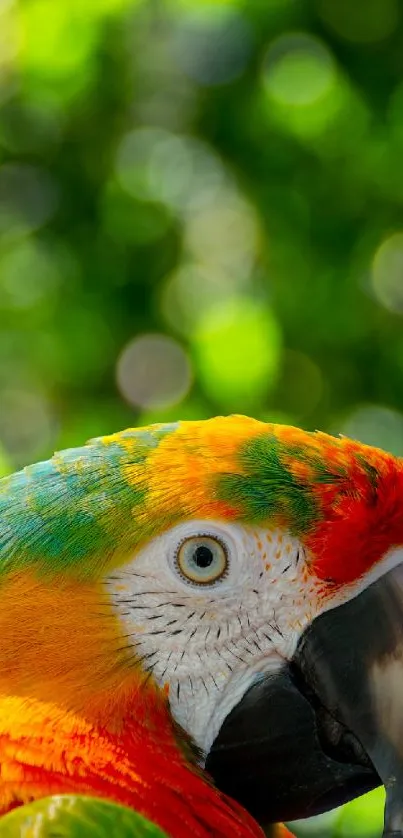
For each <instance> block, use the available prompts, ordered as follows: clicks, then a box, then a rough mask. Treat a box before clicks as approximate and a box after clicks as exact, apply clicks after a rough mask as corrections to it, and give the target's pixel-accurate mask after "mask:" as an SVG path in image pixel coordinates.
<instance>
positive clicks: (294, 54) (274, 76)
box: [264, 33, 337, 107]
mask: <svg viewBox="0 0 403 838" xmlns="http://www.w3.org/2000/svg"><path fill="white" fill-rule="evenodd" d="M336 80H337V74H336V66H335V62H334V59H333V57H332V55H331V53H330V52H329V50H328V49H327V47H326V46H325V44H323V43H322V41H320V40H319V39H318V38H314V37H312V36H310V35H306V34H305V33H289V34H287V35H281V36H280V37H279V38H277V39H276V40H275V41H274V42H273V43H272V44H271V46H270V47H269V50H268V52H267V54H266V58H265V62H264V82H265V87H266V90H267V92H268V93H269V95H270V96H271V97H272V98H273V99H274V100H275V101H277V102H279V103H280V104H282V105H287V106H290V107H304V106H309V105H312V104H313V103H315V102H317V101H318V100H320V99H322V98H324V97H325V96H326V95H327V94H328V93H329V91H331V89H332V87H333V86H334V84H335V82H336Z"/></svg>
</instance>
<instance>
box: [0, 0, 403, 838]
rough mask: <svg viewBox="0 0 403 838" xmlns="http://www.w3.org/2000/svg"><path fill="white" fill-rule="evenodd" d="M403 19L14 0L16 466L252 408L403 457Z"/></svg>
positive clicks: (11, 440)
mask: <svg viewBox="0 0 403 838" xmlns="http://www.w3.org/2000/svg"><path fill="white" fill-rule="evenodd" d="M402 37H403V10H402V6H401V4H400V3H399V2H398V0H354V2H351V0H211V1H210V2H203V0H197V2H195V0H149V2H146V0H20V2H18V0H0V358H1V365H0V394H1V405H2V410H1V413H0V446H1V448H0V470H1V472H2V473H4V472H5V471H7V470H10V469H11V468H17V467H19V466H21V465H23V464H24V463H26V462H27V461H30V460H34V459H38V458H40V457H46V456H48V455H50V454H51V453H52V451H53V450H54V448H55V447H65V446H68V445H73V444H77V443H81V442H82V441H83V440H84V439H86V438H88V437H91V436H94V435H97V434H101V433H108V432H110V431H114V430H117V429H120V428H123V427H125V426H128V425H136V424H141V423H146V422H148V421H154V420H165V419H166V418H179V417H182V418H196V417H199V418H200V417H207V416H210V415H213V414H217V413H220V412H222V413H225V412H229V411H237V412H250V413H253V414H254V415H256V416H258V417H261V418H263V419H267V420H275V421H286V422H291V423H295V424H298V425H302V426H304V427H307V428H321V429H323V430H328V431H330V432H343V433H345V434H349V435H352V436H355V437H357V438H360V439H362V440H363V441H365V442H370V443H373V444H378V445H381V446H384V447H386V448H388V449H389V450H391V451H393V452H395V453H398V454H403V413H402V378H403V328H402V325H403V324H402V316H403V165H402V153H403V51H402V48H401V46H402ZM368 800H369V802H368ZM374 800H375V801H378V803H376V802H375V803H373V802H371V801H374ZM371 806H375V808H376V812H377V813H378V814H377V816H376V818H375V815H373V809H371ZM380 811H381V809H380V806H379V799H378V798H377V797H375V798H374V797H370V798H368V799H365V802H358V803H356V804H353V805H352V807H350V808H347V809H346V810H344V811H343V813H342V814H341V815H340V814H339V813H336V815H335V816H334V817H333V815H332V816H331V818H330V820H329V819H328V820H327V821H326V823H328V824H329V827H328V829H329V834H330V833H331V832H332V830H333V833H334V834H337V835H339V836H341V835H347V834H349V835H352V834H353V831H354V830H355V831H354V835H359V834H362V835H368V836H369V835H372V834H380V833H379V832H375V833H373V832H371V824H374V829H375V830H379V829H380V824H379V817H378V815H379V813H380ZM366 813H367V815H366ZM368 813H369V815H368ZM346 819H347V821H346ZM368 819H369V823H368ZM343 823H344V824H345V823H347V824H348V825H347V826H343ZM353 823H354V824H355V825H354V829H353V825H352V824H353ZM320 824H321V825H320V827H318V828H320V830H322V831H321V833H320V834H321V835H324V831H323V830H325V829H326V828H327V827H326V826H325V821H324V820H322V821H321V822H320ZM309 829H310V830H311V832H310V834H312V835H313V834H314V831H313V830H314V829H315V825H314V824H309ZM357 829H358V832H357ZM360 829H361V832H360ZM343 830H344V831H343ZM346 830H347V831H346ZM334 831H335V832H334ZM302 834H303V833H302V831H301V835H302ZM304 834H307V833H306V832H304Z"/></svg>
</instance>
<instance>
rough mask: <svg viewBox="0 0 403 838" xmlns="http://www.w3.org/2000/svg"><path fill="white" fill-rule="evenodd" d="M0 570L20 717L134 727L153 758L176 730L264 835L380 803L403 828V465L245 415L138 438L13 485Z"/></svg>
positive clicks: (101, 443) (110, 440)
mask: <svg viewBox="0 0 403 838" xmlns="http://www.w3.org/2000/svg"><path fill="white" fill-rule="evenodd" d="M0 560H1V561H0V574H1V577H2V578H1V582H0V585H1V588H0V590H1V597H2V600H1V602H2V608H1V610H0V637H1V643H0V694H2V695H5V696H6V697H8V698H7V700H8V701H12V700H14V699H15V697H16V696H17V697H18V698H19V699H21V700H23V701H25V702H28V703H29V702H31V703H32V702H40V703H41V704H42V706H43V705H46V707H47V708H50V709H49V713H48V714H49V716H51V718H52V724H53V728H52V730H54V729H55V728H57V719H59V718H60V714H61V713H62V712H63V713H67V714H75V717H76V716H77V714H79V716H80V718H81V719H84V720H85V724H88V725H90V726H91V725H94V724H96V723H97V724H99V723H101V722H102V726H103V730H104V731H106V733H104V734H103V735H105V736H106V735H109V734H111V732H115V734H116V736H117V737H119V736H121V732H122V729H123V728H124V727H125V725H126V724H127V720H128V719H129V718H132V717H133V716H135V717H136V718H140V717H141V718H142V719H145V720H146V722H147V724H148V726H149V727H150V728H152V727H153V726H154V728H155V729H156V730H157V732H156V734H155V736H154V745H155V743H157V745H155V747H157V746H158V743H160V744H159V747H160V750H163V744H162V743H165V739H164V737H163V734H162V732H161V731H162V727H161V725H162V721H161V720H162V719H163V718H165V719H166V718H167V717H168V716H169V719H170V720H171V722H170V724H171V725H172V730H173V735H174V737H175V739H176V740H177V741H180V747H181V749H182V751H183V752H185V753H186V757H187V759H189V761H190V762H191V763H192V765H194V766H195V768H194V770H195V772H196V773H197V772H198V771H199V770H202V769H204V768H206V769H207V772H208V773H209V775H210V776H211V777H212V778H213V780H214V782H215V784H216V786H217V787H218V788H219V789H220V790H222V791H223V792H225V793H227V794H228V795H229V796H230V797H232V798H233V799H235V800H236V801H238V802H239V803H241V804H242V805H244V806H245V807H246V809H247V810H248V811H249V812H250V813H251V814H252V815H254V816H255V817H256V818H257V820H258V821H259V822H260V823H262V824H265V823H269V822H273V821H275V820H280V819H281V820H283V819H291V818H296V817H305V816H308V815H312V814H315V813H318V812H321V811H324V810H326V809H328V808H332V807H334V806H336V805H339V804H340V803H342V802H344V801H346V800H348V799H350V798H352V797H354V796H356V795H358V794H360V793H363V792H364V791H367V790H369V789H370V788H373V787H374V786H376V785H378V784H379V783H381V782H382V783H384V784H385V786H386V788H387V817H388V818H389V823H390V824H392V826H393V828H394V829H395V830H397V829H400V828H401V822H400V820H399V819H400V818H401V811H402V808H401V806H400V807H399V803H398V796H399V795H400V793H401V790H402V784H401V780H402V779H403V778H402V768H401V767H402V765H403V760H402V756H401V746H402V741H403V740H402V735H401V734H402V733H403V730H402V725H403V722H402V719H403V714H402V713H400V700H399V695H400V684H401V683H403V666H402V659H403V620H402V610H403V571H402V570H401V564H402V561H403V463H402V462H401V461H400V460H398V459H396V458H394V457H393V456H391V455H389V454H386V453H384V452H381V451H379V450H377V449H373V448H370V447H368V446H364V445H361V444H360V443H358V442H353V441H351V440H347V439H336V438H333V437H330V436H327V435H326V434H321V433H308V432H305V431H300V430H298V429H295V428H290V427H283V426H277V425H270V424H264V423H261V422H258V421H255V420H252V419H248V418H246V417H238V416H231V417H223V418H221V417H219V418H216V419H211V420H206V421H200V422H180V423H175V424H171V425H155V426H150V427H147V428H140V429H129V430H127V431H124V432H121V433H117V434H113V435H111V436H106V437H102V438H99V439H96V440H92V441H91V442H90V443H88V445H86V446H84V447H82V448H78V449H72V450H68V451H64V452H61V453H57V454H55V455H54V457H53V458H52V459H51V460H49V461H47V462H45V463H39V464H36V465H34V466H30V467H28V468H26V469H24V470H23V471H22V472H19V473H18V474H16V475H13V476H11V477H9V478H5V479H3V480H2V481H0ZM7 707H8V711H7V712H8V714H9V715H8V717H7V718H10V707H11V705H10V704H9V705H7ZM155 708H157V710H155ZM0 709H1V708H0ZM33 712H34V711H33ZM35 712H36V711H35ZM164 714H165V715H164ZM4 724H5V723H4ZM18 724H19V722H18V720H16V721H15V725H18ZM87 734H88V729H87V728H85V731H84V732H83V736H84V737H85V736H87ZM3 735H4V730H3V722H2V721H1V713H0V752H1V741H2V736H3ZM131 736H132V738H133V735H132V734H131ZM80 741H81V740H80ZM119 741H120V740H119ZM164 747H165V745H164ZM166 747H168V746H166ZM0 756H1V754H0ZM116 759H119V754H118V755H117V756H116ZM13 770H14V769H13ZM0 781H1V778H0ZM123 802H125V801H123ZM215 834H217V835H218V834H221V833H219V832H218V831H217V832H216V833H215ZM223 834H224V833H223ZM225 834H226V833H225ZM237 834H238V833H237ZM239 834H240V835H241V834H243V833H241V832H240V833H239ZM245 834H249V833H245ZM250 834H252V833H250ZM398 834H400V833H398Z"/></svg>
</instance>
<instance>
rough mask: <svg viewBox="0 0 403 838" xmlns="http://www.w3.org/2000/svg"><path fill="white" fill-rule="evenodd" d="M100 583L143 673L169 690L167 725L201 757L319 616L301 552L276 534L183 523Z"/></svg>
mask: <svg viewBox="0 0 403 838" xmlns="http://www.w3.org/2000/svg"><path fill="white" fill-rule="evenodd" d="M223 554H224V558H223ZM209 580H211V581H209ZM105 584H106V585H107V589H108V591H109V594H110V596H111V598H112V601H113V604H114V606H115V607H116V609H117V611H118V614H119V617H120V620H121V623H122V627H123V629H124V634H125V636H126V637H127V638H128V642H129V643H131V644H132V646H133V650H134V652H135V654H136V656H137V657H138V658H139V659H140V660H141V662H142V666H143V668H144V669H145V670H149V671H150V672H152V674H153V676H154V677H155V679H156V681H157V682H158V683H159V685H160V686H161V687H163V686H166V685H167V686H168V689H169V701H170V706H171V711H172V713H173V716H174V717H175V719H176V720H177V721H178V722H179V724H180V725H181V726H182V727H183V728H184V729H185V730H186V731H187V732H188V733H189V734H190V735H191V736H192V737H193V739H194V741H195V742H196V744H197V745H198V746H199V747H200V748H201V749H202V750H203V751H204V753H205V754H207V753H208V751H209V749H210V747H211V745H212V743H213V741H214V739H215V738H216V736H217V734H218V731H219V729H220V727H221V725H222V723H223V721H224V719H225V718H226V716H227V715H228V714H229V712H230V711H231V709H232V708H233V707H234V706H235V705H236V704H237V703H238V702H239V701H240V699H241V698H242V696H243V695H244V693H245V692H246V690H247V689H248V688H249V687H250V686H251V684H252V683H253V682H254V681H255V680H256V679H257V678H258V677H259V675H260V674H262V673H266V672H269V671H270V670H272V671H277V670H278V669H279V668H280V667H281V665H282V662H283V661H284V660H289V659H290V658H291V657H292V655H293V653H294V651H295V648H296V645H297V642H298V638H299V637H300V635H301V633H302V631H303V630H304V628H305V627H306V626H307V625H308V624H309V623H310V622H311V621H312V620H313V619H314V617H315V616H317V612H316V610H315V609H316V608H317V603H318V595H317V585H318V583H317V581H316V580H315V578H314V577H311V576H310V574H309V571H308V567H307V564H306V557H305V553H304V548H303V547H302V545H301V543H300V542H299V541H298V539H295V538H292V537H291V536H290V535H288V534H287V533H285V532H283V531H280V530H276V531H272V532H269V531H267V530H263V529H261V528H251V527H246V526H241V525H237V524H225V523H221V522H214V521H213V522H212V521H189V522H186V523H184V524H181V525H179V526H176V527H174V528H172V529H170V530H169V531H167V532H165V533H164V534H163V535H161V536H159V537H158V538H155V539H153V541H151V542H150V543H149V544H148V545H147V546H146V547H145V548H144V549H142V550H141V551H139V552H138V553H137V554H136V555H135V556H134V558H133V560H132V561H131V562H130V563H128V564H126V565H125V566H124V567H123V568H120V569H118V570H116V571H114V573H113V574H111V576H110V577H109V578H108V579H107V580H106V583H105Z"/></svg>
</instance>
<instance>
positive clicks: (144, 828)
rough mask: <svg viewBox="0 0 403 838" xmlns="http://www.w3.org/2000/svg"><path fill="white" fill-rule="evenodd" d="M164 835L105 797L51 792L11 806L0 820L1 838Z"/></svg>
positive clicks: (152, 837)
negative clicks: (30, 801) (36, 798)
mask: <svg viewBox="0 0 403 838" xmlns="http://www.w3.org/2000/svg"><path fill="white" fill-rule="evenodd" d="M17 835H18V836H19V838H110V837H111V836H112V835H119V838H167V837H166V834H165V833H164V832H163V831H162V830H161V829H159V827H157V826H155V824H152V823H151V822H150V821H148V820H147V819H146V818H143V817H142V815H139V814H137V812H133V811H132V810H131V809H127V808H126V807H125V806H119V805H116V804H115V803H110V802H109V801H106V800H98V799H97V798H92V797H84V796H81V795H80V796H78V795H54V796H53V797H45V798H43V799H42V800H36V801H35V802H34V803H29V804H27V805H26V806H21V807H20V808H18V809H14V810H13V811H12V812H10V813H9V814H8V815H5V816H4V817H3V818H2V819H1V821H0V838H16V836H17Z"/></svg>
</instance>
